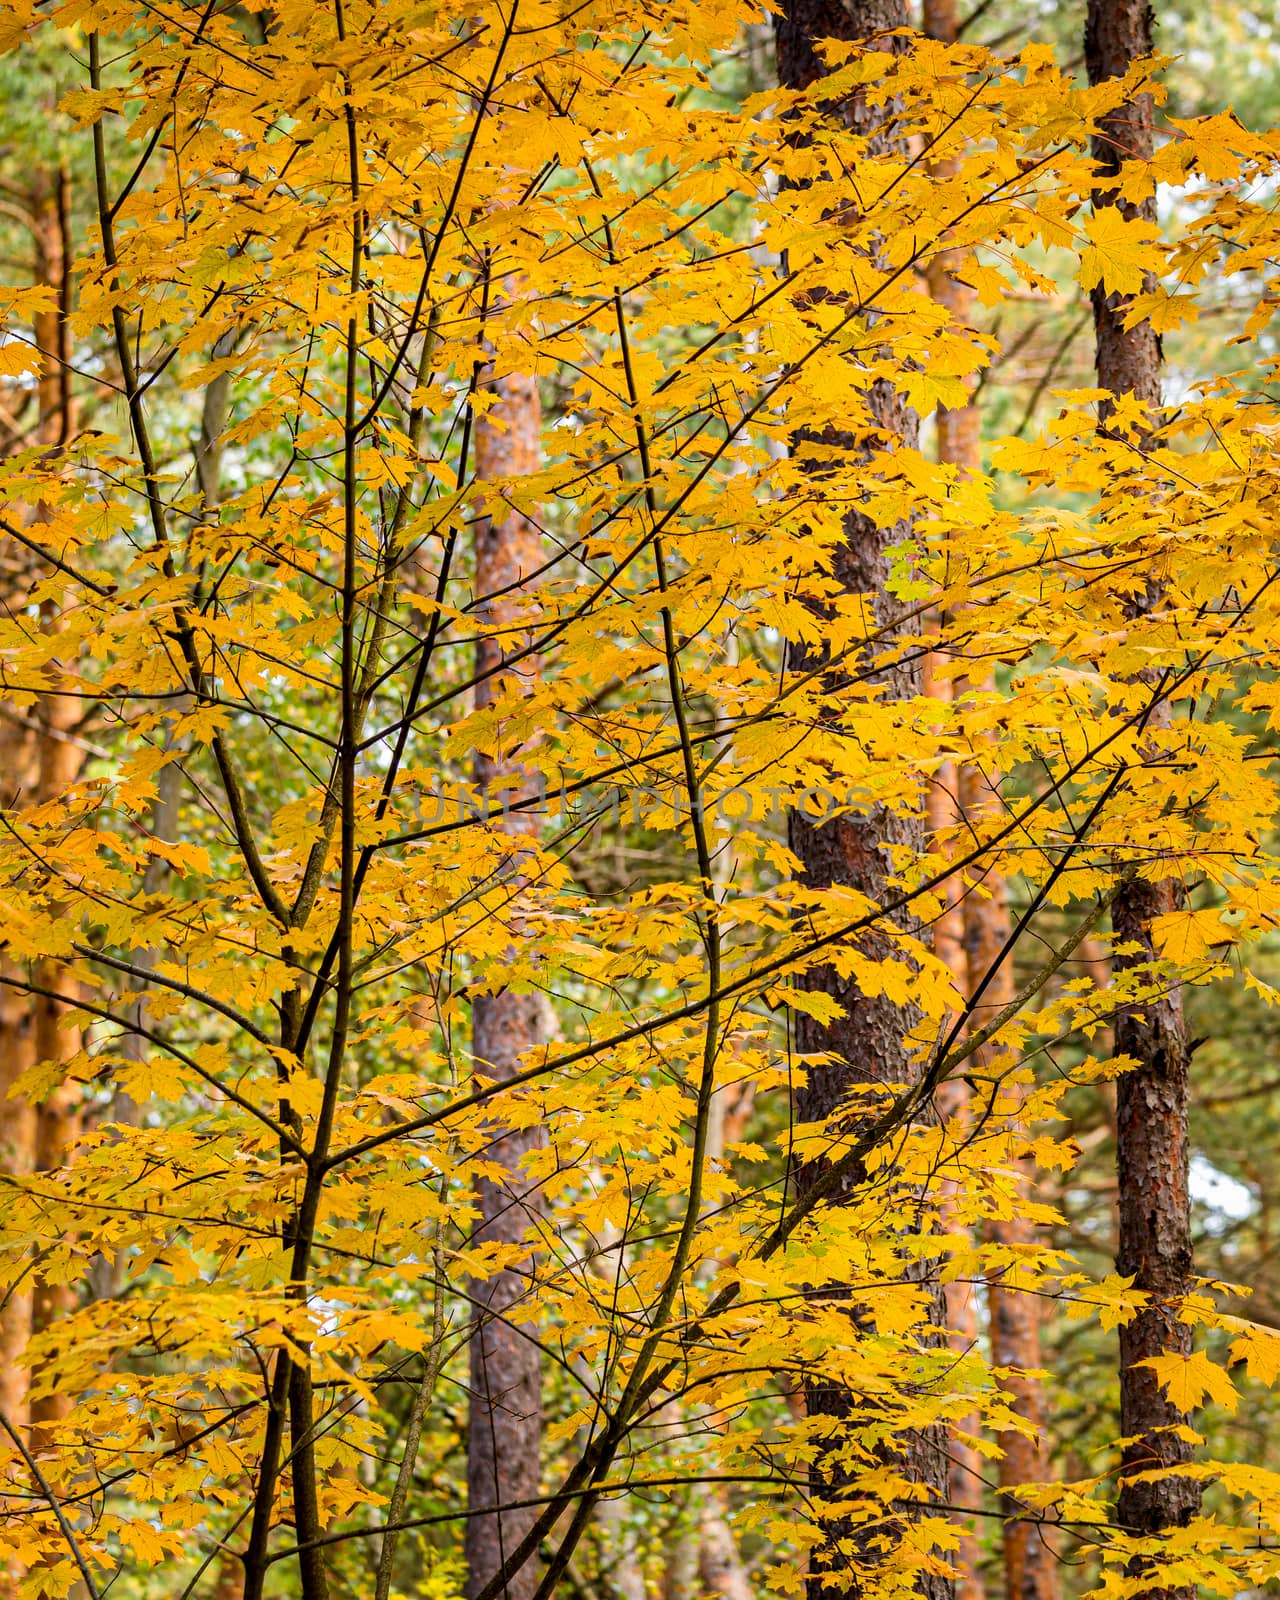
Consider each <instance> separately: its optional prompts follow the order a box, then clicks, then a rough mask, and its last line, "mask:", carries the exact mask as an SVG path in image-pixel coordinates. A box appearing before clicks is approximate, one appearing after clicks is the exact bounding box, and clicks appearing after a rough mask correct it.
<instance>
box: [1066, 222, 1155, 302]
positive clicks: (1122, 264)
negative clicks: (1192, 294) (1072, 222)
mask: <svg viewBox="0 0 1280 1600" xmlns="http://www.w3.org/2000/svg"><path fill="white" fill-rule="evenodd" d="M1084 231H1085V233H1086V235H1087V236H1088V239H1089V243H1088V245H1087V246H1086V247H1085V248H1084V249H1083V250H1082V251H1081V252H1080V271H1079V274H1078V276H1079V279H1080V286H1081V287H1082V288H1084V289H1092V288H1094V287H1095V286H1096V285H1097V284H1102V285H1103V287H1104V288H1105V289H1106V290H1107V291H1108V292H1109V293H1113V294H1137V293H1139V291H1140V290H1141V289H1142V288H1143V287H1144V286H1145V282H1146V279H1147V276H1148V275H1149V274H1150V273H1152V272H1153V271H1154V270H1155V269H1156V267H1157V265H1158V262H1157V260H1156V255H1155V252H1154V251H1153V250H1152V248H1151V245H1152V242H1153V241H1154V239H1155V238H1156V234H1157V230H1156V226H1155V224H1154V223H1153V222H1147V221H1146V220H1144V219H1143V218H1142V217H1126V216H1125V215H1124V213H1123V212H1122V211H1120V210H1119V209H1118V208H1117V207H1115V206H1099V207H1098V209H1097V210H1096V211H1095V212H1094V214H1093V215H1092V216H1091V217H1089V218H1088V219H1087V220H1086V221H1085V225H1084Z"/></svg>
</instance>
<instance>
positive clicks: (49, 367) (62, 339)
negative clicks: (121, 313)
mask: <svg viewBox="0 0 1280 1600" xmlns="http://www.w3.org/2000/svg"><path fill="white" fill-rule="evenodd" d="M67 207H68V185H67V175H66V172H65V171H64V170H63V169H62V168H58V169H56V170H55V171H42V172H40V173H39V174H37V176H36V178H35V180H34V181H33V184H32V191H31V215H32V223H33V231H34V236H35V243H36V280H37V282H40V283H47V284H49V285H50V287H52V288H56V289H57V291H58V303H57V305H56V306H55V307H54V308H52V309H51V310H49V311H46V312H42V313H41V314H40V315H39V316H38V317H37V318H36V319H35V328H34V331H35V336H36V343H37V344H38V345H39V347H40V353H41V357H42V360H41V369H40V390H39V401H40V414H39V421H38V424H37V433H36V437H37V442H38V443H39V444H41V445H43V446H45V448H46V449H48V450H49V451H51V452H53V451H57V450H60V449H61V448H62V447H63V446H64V445H65V444H66V442H67V441H68V440H69V439H70V438H71V436H72V435H73V434H74V432H75V426H76V419H75V407H74V404H73V401H72V396H71V390H70V370H69V366H68V360H69V351H68V330H67V314H68V311H69V309H70V307H69V304H68V290H67V283H68V270H69V259H70V255H71V250H70V240H69V239H68V237H67ZM44 514H45V513H44V512H43V511H42V510H38V511H37V514H36V519H37V520H40V518H41V517H42V516H43V515H44ZM58 625H59V624H58V621H57V618H56V617H55V616H53V615H50V616H49V617H47V619H46V627H49V628H54V629H56V628H57V627H58ZM53 670H54V671H55V672H56V670H57V668H56V667H54V669H53ZM79 716H80V702H79V701H78V700H77V699H75V698H74V697H72V696H70V695H65V694H58V693H57V692H56V690H55V691H53V692H51V693H49V694H47V695H44V696H42V697H41V700H40V703H39V709H38V717H39V721H40V724H41V733H40V738H39V744H40V749H39V777H38V780H37V788H36V794H35V796H34V797H33V798H35V799H36V800H37V801H38V802H40V803H47V802H49V801H52V800H56V799H57V798H58V796H59V795H61V794H65V793H66V791H67V790H68V789H69V788H70V787H71V785H72V784H74V783H75V782H76V780H77V779H78V778H79V776H80V769H81V767H82V766H83V765H84V756H83V753H82V751H81V749H80V747H79V745H78V744H77V743H76V742H75V740H74V736H73V730H74V728H75V726H76V724H77V722H78V720H79ZM36 979H37V981H38V982H39V984H40V986H41V987H42V988H44V989H53V990H57V991H58V992H60V993H63V994H67V993H71V992H73V991H74V988H75V984H74V981H73V980H72V979H71V978H70V976H69V974H68V973H67V971H66V969H65V968H64V967H62V966H61V965H59V964H58V963H57V962H52V961H42V962H40V963H39V964H38V968H37V972H36ZM32 1005H33V1008H34V1010H35V1017H36V1023H35V1027H36V1041H35V1044H36V1058H37V1059H38V1060H40V1061H59V1062H61V1061H69V1060H70V1059H71V1058H72V1057H73V1056H75V1055H76V1054H77V1052H78V1051H79V1049H80V1045H81V1034H80V1029H79V1028H77V1027H68V1026H67V1025H66V1016H67V1013H68V1012H69V1011H70V1009H71V1007H70V1006H69V1005H68V1004H66V1003H65V1002H64V1001H59V1000H52V999H50V998H48V997H47V996H44V995H42V996H38V997H36V998H35V999H34V1000H33V1001H32ZM80 1127H81V1115H80V1091H79V1089H78V1088H77V1087H76V1086H75V1085H74V1084H72V1083H63V1084H61V1085H59V1087H58V1088H56V1089H55V1090H54V1091H53V1092H52V1094H50V1095H49V1096H48V1098H47V1099H46V1100H45V1101H43V1103H42V1104H41V1105H40V1106H39V1108H38V1109H37V1112H36V1159H35V1165H36V1169H37V1171H41V1172H48V1171H54V1170H56V1169H57V1168H59V1167H62V1166H65V1165H66V1163H67V1162H68V1161H69V1160H70V1157H71V1151H72V1148H73V1146H74V1145H75V1142H76V1139H77V1138H78V1137H79V1134H80ZM75 1303H76V1290H75V1286H74V1285H73V1284H65V1283H63V1284H53V1283H47V1282H45V1281H43V1280H42V1279H37V1282H36V1286H35V1298H34V1304H33V1307H32V1328H33V1331H35V1332H39V1331H40V1330H41V1329H43V1328H47V1327H50V1326H52V1325H53V1324H54V1323H56V1322H57V1321H58V1320H59V1319H60V1318H61V1317H62V1316H64V1315H65V1314H66V1313H67V1312H68V1311H70V1310H72V1309H73V1308H74V1306H75ZM70 1405H71V1402H70V1398H69V1397H68V1396H66V1395H62V1394H50V1395H44V1396H41V1397H40V1398H39V1399H37V1400H34V1401H33V1402H32V1405H31V1422H32V1424H33V1428H38V1427H39V1425H40V1424H46V1425H47V1424H51V1423H55V1422H58V1421H60V1420H61V1419H62V1418H63V1417H64V1416H65V1415H66V1414H67V1412H68V1410H69V1409H70ZM32 1437H33V1441H34V1442H35V1443H37V1444H38V1443H39V1442H40V1441H39V1436H38V1432H33V1436H32Z"/></svg>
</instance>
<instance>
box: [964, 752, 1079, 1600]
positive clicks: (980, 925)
mask: <svg viewBox="0 0 1280 1600" xmlns="http://www.w3.org/2000/svg"><path fill="white" fill-rule="evenodd" d="M960 794H961V804H962V807H963V810H964V814H965V817H966V820H967V821H968V823H969V825H970V827H971V828H972V829H973V831H974V832H975V833H977V834H979V835H980V834H981V832H982V830H983V825H984V818H986V819H989V818H990V817H991V815H992V813H993V812H995V811H996V810H997V809H998V808H999V805H1000V801H999V797H998V795H997V793H996V790H995V780H994V777H993V776H992V775H990V774H983V773H982V772H981V771H979V770H978V768H976V767H974V766H966V767H965V768H964V770H963V772H962V774H961V783H960ZM983 888H984V890H985V893H986V898H985V899H979V898H978V897H977V895H976V894H971V895H970V896H969V897H968V899H967V900H966V901H965V955H966V960H967V963H968V971H969V984H970V993H971V994H973V993H975V992H976V990H977V986H978V985H979V984H980V983H981V982H982V981H983V979H984V978H987V977H988V975H990V978H989V982H988V983H987V987H986V989H985V990H984V991H983V995H982V999H981V1002H980V1004H979V1005H978V1006H976V1007H975V1012H974V1016H973V1022H974V1024H975V1026H978V1027H981V1026H982V1025H983V1024H985V1023H986V1022H987V1021H988V1020H989V1019H990V1018H991V1017H994V1016H997V1015H999V1013H1000V1012H1001V1011H1003V1010H1004V1009H1005V1008H1006V1007H1007V1006H1008V1005H1010V1004H1011V1003H1012V1001H1013V998H1014V992H1015V986H1014V977H1013V962H1012V959H1011V958H1005V959H1003V960H1002V959H1001V957H1002V952H1003V951H1004V949H1005V946H1006V943H1007V941H1008V939H1009V933H1010V930H1011V928H1012V919H1011V917H1010V914H1009V894H1008V886H1007V885H1006V883H1005V880H1004V877H1003V875H1002V874H1001V873H998V872H994V871H993V872H989V873H987V875H986V876H985V877H984V878H983ZM996 1054H997V1052H995V1051H993V1050H992V1049H991V1047H990V1046H984V1047H983V1048H982V1049H981V1050H979V1051H978V1052H977V1054H976V1055H975V1057H974V1058H973V1068H974V1071H975V1072H977V1073H979V1074H984V1073H987V1072H990V1071H997V1070H998V1063H997V1061H996V1059H995V1057H996ZM1031 1185H1032V1173H1031V1171H1030V1170H1029V1167H1028V1166H1027V1165H1025V1164H1024V1165H1023V1167H1022V1170H1021V1171H1020V1172H1019V1175H1018V1185H1017V1200H1018V1202H1019V1203H1020V1204H1021V1203H1022V1202H1025V1201H1026V1200H1028V1199H1029V1198H1030V1192H1031ZM1033 1237H1034V1235H1033V1230H1032V1228H1031V1226H1030V1224H1029V1223H1028V1222H1027V1221H1026V1219H1025V1217H1023V1216H1021V1215H1016V1216H1013V1217H1009V1218H1005V1219H999V1220H995V1221H992V1222H991V1223H989V1224H988V1238H989V1239H990V1240H991V1241H992V1243H994V1244H999V1245H1004V1246H1007V1247H1009V1248H1011V1249H1015V1250H1016V1249H1018V1248H1019V1247H1021V1246H1025V1245H1029V1244H1031V1243H1032V1241H1033ZM987 1307H988V1314H989V1319H990V1337H991V1360H992V1364H993V1365H994V1366H996V1367H1001V1368H1006V1369H1009V1376H1008V1377H1007V1378H1006V1379H1005V1389H1006V1392H1007V1393H1008V1395H1009V1397H1010V1399H1011V1400H1012V1403H1013V1409H1014V1410H1015V1411H1016V1412H1017V1414H1018V1415H1019V1416H1020V1417H1022V1418H1023V1419H1024V1420H1025V1421H1026V1422H1028V1423H1029V1424H1030V1425H1031V1428H1032V1430H1033V1431H1032V1434H1031V1436H1030V1437H1028V1436H1027V1435H1025V1434H1023V1433H1021V1432H1018V1431H1016V1430H1014V1429H1008V1430H1006V1431H1005V1432H1003V1433H1001V1434H1000V1435H999V1438H998V1443H999V1445H1000V1451H1001V1455H1000V1466H999V1478H1000V1488H1001V1491H1002V1494H1001V1501H1002V1505H1001V1509H1002V1512H1003V1515H1004V1524H1003V1530H1002V1543H1003V1555H1004V1590H1005V1600H1057V1597H1058V1594H1059V1591H1060V1583H1059V1570H1058V1560H1057V1557H1056V1556H1055V1554H1054V1552H1053V1550H1052V1549H1051V1548H1050V1547H1049V1545H1048V1544H1047V1543H1046V1542H1045V1539H1044V1534H1043V1527H1042V1525H1041V1523H1039V1522H1038V1521H1035V1520H1032V1519H1028V1518H1026V1517H1025V1516H1023V1515H1021V1514H1020V1510H1021V1508H1020V1506H1019V1503H1018V1498H1017V1491H1018V1489H1019V1487H1020V1486H1021V1485H1022V1484H1024V1483H1043V1482H1044V1481H1045V1480H1046V1479H1047V1478H1048V1476H1049V1463H1048V1459H1047V1455H1046V1451H1045V1444H1044V1440H1045V1427H1044V1424H1045V1405H1044V1394H1043V1390H1042V1388H1041V1384H1040V1380H1039V1379H1038V1378H1037V1377H1034V1376H1032V1375H1031V1374H1034V1373H1035V1372H1037V1371H1038V1370H1039V1368H1040V1366H1041V1351H1040V1313H1039V1301H1038V1300H1037V1299H1036V1297H1035V1296H1034V1295H1032V1294H1028V1293H1027V1292H1026V1291H1025V1290H1023V1289H1020V1288H1019V1287H1018V1285H1017V1284H1016V1282H1013V1281H1009V1280H1008V1279H1004V1278H1001V1277H999V1276H997V1277H996V1278H995V1279H993V1281H992V1282H991V1283H990V1285H989V1286H988V1290H987Z"/></svg>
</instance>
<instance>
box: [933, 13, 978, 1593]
mask: <svg viewBox="0 0 1280 1600" xmlns="http://www.w3.org/2000/svg"><path fill="white" fill-rule="evenodd" d="M921 31H922V32H923V33H925V34H926V35H927V36H928V37H929V38H931V39H938V40H940V41H941V42H942V43H943V44H955V42H956V40H957V38H958V36H959V31H960V19H959V11H958V8H957V6H956V3H955V0H924V5H923V7H922V15H921ZM955 165H956V163H955V162H954V160H950V159H947V160H943V161H941V162H939V163H937V165H936V169H935V170H937V171H938V173H939V175H941V176H945V175H947V174H948V173H950V172H953V171H954V170H955ZM967 259H968V257H967V256H966V255H965V253H964V252H963V251H956V250H939V251H937V252H936V253H935V254H934V256H933V257H932V259H931V260H930V262H929V266H928V270H927V274H926V276H927V280H928V284H929V293H930V295H931V296H932V297H933V298H934V299H935V300H936V301H937V302H938V303H939V304H940V305H943V306H945V307H946V308H947V310H948V311H949V312H950V313H951V315H952V317H953V318H954V319H955V321H956V322H957V323H960V324H961V325H964V324H967V323H968V321H969V319H970V317H971V316H972V312H973V304H974V301H975V299H976V298H977V297H976V295H975V294H974V291H973V290H972V289H971V288H970V287H969V285H968V284H967V283H962V282H961V281H960V279H959V278H958V277H957V276H955V273H956V269H958V268H959V267H961V266H962V265H963V264H964V262H965V261H966V260H967ZM934 427H935V430H936V434H937V454H938V461H939V462H940V463H941V464H942V465H943V466H951V467H957V468H959V469H960V471H961V472H965V473H969V472H980V471H981V470H982V422H981V414H980V412H979V410H978V407H977V406H976V405H974V404H973V403H972V402H970V403H969V404H968V405H964V406H956V407H946V406H942V407H939V409H938V411H937V412H936V414H935V416H934ZM937 665H938V662H937V658H936V657H935V656H933V655H930V656H929V657H928V658H927V659H926V661H925V676H926V690H927V692H928V693H929V694H930V695H932V696H933V697H934V698H935V699H938V700H941V701H943V702H948V701H951V700H953V699H954V696H955V682H954V680H953V679H950V678H945V679H944V678H941V677H938V676H935V672H936V667H937ZM960 811H961V804H960V772H959V771H958V770H957V768H956V764H955V762H953V761H946V762H944V763H943V764H942V766H941V767H940V768H939V769H938V772H937V773H936V774H935V776H934V779H933V782H932V784H931V785H930V789H929V796H928V802H927V820H928V824H929V832H930V834H931V835H932V836H934V837H936V836H937V835H938V834H940V833H943V832H945V831H947V830H949V829H951V828H953V827H954V826H955V824H956V823H957V821H958V820H959V817H960ZM943 895H944V907H943V910H942V913H941V915H940V916H939V917H938V918H937V920H936V921H935V922H934V924H933V948H934V952H935V954H936V955H937V956H938V958H939V959H940V960H942V961H944V962H945V963H946V965H947V968H948V970H949V971H950V972H951V974H952V977H953V979H954V981H955V986H956V989H957V991H958V992H959V993H960V994H961V995H968V994H969V992H970V980H969V959H968V954H967V951H966V949H965V904H964V901H963V900H962V898H961V895H960V886H959V884H958V883H957V881H956V880H955V879H951V880H950V881H949V882H948V883H946V884H945V885H944V886H943ZM971 1100H972V1094H971V1092H970V1089H969V1086H968V1084H967V1082H966V1081H965V1080H964V1079H963V1078H955V1079H950V1080H949V1081H948V1082H946V1083H944V1084H942V1085H941V1087H940V1088H939V1091H938V1111H939V1114H940V1115H941V1116H942V1117H944V1118H945V1119H946V1120H947V1121H948V1122H955V1123H956V1124H957V1125H958V1126H959V1127H960V1128H967V1127H968V1126H969V1123H970V1115H971V1111H970V1101H971ZM950 1226H955V1224H954V1223H952V1224H950ZM943 1294H944V1298H945V1304H946V1309H947V1329H948V1332H949V1334H950V1336H951V1342H952V1345H953V1346H954V1348H955V1349H956V1351H957V1353H958V1354H959V1353H963V1352H965V1351H968V1350H971V1349H973V1348H974V1346H975V1345H976V1344H977V1342H978V1336H979V1328H978V1301H977V1290H976V1288H975V1286H974V1285H973V1284H972V1283H967V1282H964V1281H957V1282H954V1283H948V1284H947V1285H946V1286H945V1288H944V1290H943ZM978 1426H979V1419H978V1418H977V1417H976V1416H973V1417H969V1418H967V1419H966V1421H965V1423H964V1427H963V1431H964V1432H966V1433H968V1434H971V1435H972V1434H976V1432H977V1431H978ZM948 1451H949V1455H950V1463H949V1467H948V1473H949V1480H950V1481H949V1486H948V1495H949V1498H950V1501H951V1504H952V1505H953V1506H955V1507H957V1508H962V1509H961V1510H960V1511H959V1514H958V1516H957V1522H958V1524H959V1528H960V1546H959V1549H958V1550H957V1551H956V1558H955V1564H956V1571H957V1578H956V1600H984V1597H985V1594H986V1585H985V1584H984V1582H983V1579H982V1572H981V1569H980V1566H979V1561H980V1555H981V1551H980V1546H979V1542H978V1536H977V1528H976V1517H975V1516H973V1515H970V1516H966V1515H965V1512H970V1513H977V1512H979V1511H981V1509H982V1486H983V1478H984V1476H985V1472H986V1467H985V1465H984V1463H983V1461H982V1458H981V1457H980V1456H979V1455H978V1452H977V1450H976V1449H974V1447H973V1445H971V1444H969V1443H968V1442H967V1440H965V1439H962V1438H961V1437H959V1435H958V1434H952V1436H951V1438H950V1439H949V1441H948Z"/></svg>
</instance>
